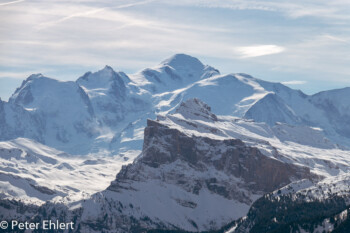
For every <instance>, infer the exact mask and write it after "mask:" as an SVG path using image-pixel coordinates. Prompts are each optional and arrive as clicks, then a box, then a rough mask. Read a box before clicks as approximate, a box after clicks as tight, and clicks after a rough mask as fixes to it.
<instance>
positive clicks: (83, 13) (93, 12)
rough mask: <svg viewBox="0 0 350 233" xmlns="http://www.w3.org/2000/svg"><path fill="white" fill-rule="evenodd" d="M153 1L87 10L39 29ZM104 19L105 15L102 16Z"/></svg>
mask: <svg viewBox="0 0 350 233" xmlns="http://www.w3.org/2000/svg"><path fill="white" fill-rule="evenodd" d="M23 1H24V0H23ZM153 1H154V0H147V1H141V2H135V3H127V4H123V5H118V6H112V7H101V8H95V9H92V10H87V11H79V12H76V13H73V14H70V15H67V16H64V17H62V18H60V19H58V20H54V21H49V22H45V23H41V24H39V25H37V29H38V30H41V29H45V28H48V27H52V26H54V25H56V24H58V23H62V22H64V21H67V20H69V19H73V18H78V17H89V16H91V15H95V14H97V13H100V12H102V11H105V10H108V9H113V10H116V9H123V8H129V7H133V6H137V5H143V4H147V3H150V2H153ZM102 17H103V14H102ZM96 18H101V16H97V17H96ZM105 19H108V18H105ZM112 19H113V18H112Z"/></svg>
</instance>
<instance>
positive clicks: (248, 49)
mask: <svg viewBox="0 0 350 233" xmlns="http://www.w3.org/2000/svg"><path fill="white" fill-rule="evenodd" d="M234 50H235V51H236V52H238V53H239V54H240V55H241V57H242V58H248V57H260V56H266V55H271V54H277V53H282V52H283V51H285V48H284V47H281V46H278V45H254V46H243V47H237V48H235V49H234Z"/></svg>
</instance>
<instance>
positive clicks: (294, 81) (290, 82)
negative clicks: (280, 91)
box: [282, 80, 307, 85]
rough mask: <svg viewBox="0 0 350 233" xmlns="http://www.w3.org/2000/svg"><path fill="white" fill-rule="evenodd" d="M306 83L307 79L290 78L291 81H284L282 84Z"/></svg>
mask: <svg viewBox="0 0 350 233" xmlns="http://www.w3.org/2000/svg"><path fill="white" fill-rule="evenodd" d="M306 83H307V81H302V80H290V81H285V82H282V84H284V85H303V84H306Z"/></svg>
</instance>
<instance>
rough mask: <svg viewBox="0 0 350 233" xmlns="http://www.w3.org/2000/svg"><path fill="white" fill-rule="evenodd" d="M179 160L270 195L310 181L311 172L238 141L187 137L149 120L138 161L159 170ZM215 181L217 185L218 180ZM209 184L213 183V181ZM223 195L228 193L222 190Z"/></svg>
mask: <svg viewBox="0 0 350 233" xmlns="http://www.w3.org/2000/svg"><path fill="white" fill-rule="evenodd" d="M159 145H162V147H159ZM176 160H180V161H183V162H186V163H188V164H190V166H191V167H192V168H196V169H198V170H199V171H200V170H203V169H205V168H208V167H210V168H214V169H215V170H218V171H220V172H223V173H225V174H228V175H233V176H235V177H238V178H242V179H243V181H244V182H243V183H242V185H244V184H246V185H247V187H249V189H250V190H253V191H264V192H269V191H272V190H275V189H276V188H278V187H282V186H283V185H286V184H289V183H290V182H291V181H292V180H293V178H294V179H301V178H302V177H304V178H305V177H308V178H311V175H310V170H309V169H307V168H302V167H297V166H294V165H291V164H285V163H282V162H280V161H278V160H275V159H271V158H269V157H267V156H265V155H263V154H262V153H261V152H260V151H259V150H258V149H257V148H254V147H249V146H246V145H245V144H244V143H243V142H242V141H241V140H239V139H227V140H213V139H210V138H205V137H195V136H194V137H188V136H187V135H185V134H183V133H181V132H180V131H179V130H176V129H170V128H168V127H166V126H163V125H162V124H160V123H158V122H156V121H151V120H148V122H147V127H146V129H145V140H144V148H143V153H142V156H141V157H140V158H139V159H138V162H141V163H144V164H146V165H148V166H150V167H154V168H157V167H159V166H161V165H162V164H170V163H173V162H175V161H176ZM212 180H213V183H215V182H216V179H215V178H213V179H212ZM207 184H210V179H209V180H208V182H207ZM208 187H209V188H210V185H209V186H208ZM222 193H229V191H227V190H226V188H225V187H222Z"/></svg>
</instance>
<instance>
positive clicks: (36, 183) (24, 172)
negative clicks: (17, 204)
mask: <svg viewBox="0 0 350 233" xmlns="http://www.w3.org/2000/svg"><path fill="white" fill-rule="evenodd" d="M125 163H127V158H126V156H125V157H124V158H121V157H119V156H118V157H102V158H98V157H89V156H85V157H77V156H75V157H72V156H71V155H69V154H66V153H64V152H62V151H58V150H55V149H53V148H50V147H47V146H44V145H42V144H40V143H37V142H35V141H32V140H29V139H25V138H18V139H16V140H12V141H4V142H0V190H1V191H0V196H1V199H4V198H5V199H13V198H14V199H16V200H21V201H25V202H30V203H41V204H42V203H43V201H47V200H56V201H69V200H70V199H72V200H74V199H81V198H82V197H84V196H85V197H86V196H88V195H90V194H92V193H95V192H97V191H101V190H103V189H105V188H106V187H107V186H108V185H109V182H110V181H111V180H112V179H113V178H114V176H115V173H116V171H118V170H119V169H120V168H121V166H122V165H123V164H125Z"/></svg>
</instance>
